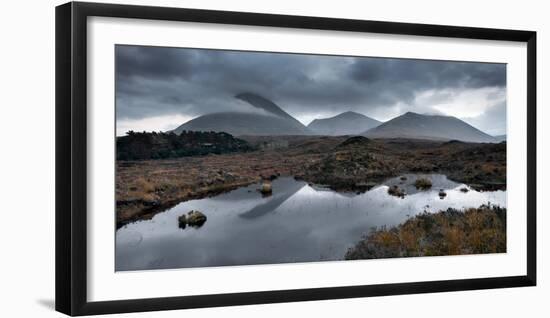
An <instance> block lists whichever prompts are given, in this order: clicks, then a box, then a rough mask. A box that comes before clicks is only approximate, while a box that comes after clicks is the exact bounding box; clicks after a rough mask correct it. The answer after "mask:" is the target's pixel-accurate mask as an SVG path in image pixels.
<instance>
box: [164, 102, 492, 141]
mask: <svg viewBox="0 0 550 318" xmlns="http://www.w3.org/2000/svg"><path fill="white" fill-rule="evenodd" d="M235 98H237V99H239V100H241V101H243V102H246V103H247V104H248V105H249V106H251V107H252V109H253V111H252V112H219V113H211V114H206V115H202V116H199V117H197V118H195V119H192V120H190V121H188V122H186V123H184V124H182V125H181V126H179V127H178V128H176V129H174V130H173V132H175V133H176V134H180V133H181V132H182V131H184V130H186V131H216V132H226V133H229V134H231V135H233V136H244V135H256V136H268V135H274V136H276V135H327V136H337V135H362V136H365V137H369V138H411V139H428V140H442V141H445V140H461V141H466V142H490V143H496V142H499V141H500V140H501V138H496V137H493V136H491V135H488V134H486V133H484V132H483V131H481V130H479V129H477V128H475V127H473V126H471V125H469V124H468V123H466V122H464V121H462V120H460V119H458V118H456V117H452V116H442V115H424V114H418V113H414V112H407V113H405V114H403V115H401V116H397V117H395V118H393V119H391V120H389V121H387V122H380V121H378V120H376V119H373V118H370V117H367V116H365V115H362V114H359V113H355V112H351V111H348V112H344V113H341V114H339V115H336V116H334V117H330V118H322V119H315V120H313V121H312V122H311V123H310V124H309V125H308V126H307V127H306V126H304V125H303V124H302V123H301V122H300V121H298V120H297V119H296V118H294V117H292V116H291V115H290V114H288V113H287V112H285V111H284V110H283V109H282V108H281V107H279V106H278V105H277V104H275V103H274V102H272V101H270V100H269V99H267V98H265V97H262V96H260V95H257V94H254V93H240V94H237V95H235ZM499 137H500V136H499Z"/></svg>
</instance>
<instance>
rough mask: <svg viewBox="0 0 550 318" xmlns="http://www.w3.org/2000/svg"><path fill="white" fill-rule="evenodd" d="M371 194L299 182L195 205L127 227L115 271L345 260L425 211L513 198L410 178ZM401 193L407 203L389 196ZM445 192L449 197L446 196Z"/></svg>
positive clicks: (283, 181) (434, 177) (435, 178)
mask: <svg viewBox="0 0 550 318" xmlns="http://www.w3.org/2000/svg"><path fill="white" fill-rule="evenodd" d="M404 176H405V177H406V180H401V179H400V178H399V177H398V178H392V179H389V180H387V181H386V182H384V183H382V184H381V185H378V186H376V187H374V188H372V189H371V190H369V191H367V192H365V193H361V194H356V193H338V192H334V191H332V190H329V189H325V188H319V187H317V186H310V185H308V184H307V183H306V182H304V181H297V180H294V179H293V178H288V177H285V178H279V179H277V180H275V181H273V195H272V196H269V197H262V195H261V194H260V193H259V192H258V189H259V185H258V184H255V185H251V186H248V187H243V188H240V189H237V190H234V191H231V192H228V193H224V194H220V195H217V196H215V197H211V198H204V199H199V200H191V201H186V202H182V203H180V204H178V205H177V206H175V207H173V208H171V209H169V210H167V211H165V212H162V213H159V214H157V215H155V216H154V217H153V218H152V219H151V220H145V221H139V222H136V223H132V224H128V225H126V226H124V227H122V228H120V229H119V230H117V232H116V266H115V267H116V270H117V271H124V270H146V269H166V268H185V267H205V266H225V265H250V264H273V263H287V262H311V261H327V260H341V259H343V257H344V254H345V252H346V251H347V249H348V248H350V247H352V246H353V245H354V244H355V243H356V242H357V241H358V240H360V239H361V237H362V236H363V235H365V234H366V233H368V231H369V230H370V229H371V228H373V227H379V226H384V225H386V226H392V225H397V224H399V223H402V222H403V221H405V220H406V219H407V218H409V217H411V216H414V215H415V214H417V213H421V212H423V211H429V212H437V211H440V210H445V209H447V208H457V209H463V208H468V207H478V206H480V205H482V204H486V203H488V202H490V203H491V204H496V205H500V206H502V207H506V191H492V192H477V191H474V190H473V189H470V188H469V190H470V191H468V192H463V191H460V189H461V188H464V187H467V186H466V185H464V184H461V183H456V182H453V181H451V180H449V179H447V177H445V176H444V175H438V174H429V175H414V174H408V175H404ZM419 177H427V178H429V179H430V180H431V181H432V188H431V189H430V190H427V191H419V190H417V189H416V188H415V187H414V181H415V180H416V179H417V178H419ZM392 185H398V186H399V187H400V188H402V189H404V190H405V192H406V196H405V197H404V198H399V197H395V196H390V195H389V194H388V187H389V186H392ZM440 190H443V191H444V192H445V193H446V196H445V197H444V198H441V197H440V196H439V192H440ZM190 210H199V211H202V212H203V213H204V214H205V215H206V216H207V217H208V220H207V222H206V223H205V224H204V225H203V226H202V227H200V228H193V227H187V228H185V229H183V230H182V229H180V228H179V227H178V220H177V219H178V217H179V216H180V215H181V214H183V213H187V212H188V211H190Z"/></svg>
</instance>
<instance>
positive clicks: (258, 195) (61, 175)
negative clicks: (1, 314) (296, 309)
mask: <svg viewBox="0 0 550 318" xmlns="http://www.w3.org/2000/svg"><path fill="white" fill-rule="evenodd" d="M535 124H536V33H535V32H532V31H517V30H497V29H484V28H472V27H458V26H442V25H426V24H409V23H394V22H379V21H360V20H348V19H333V18H321V17H304V16H286V15H271V14H257V13H241V12H222V11H209V10H197V9H181V8H166V7H145V6H127V5H113V4H96V3H79V2H70V3H67V4H65V5H61V6H59V7H57V8H56V308H57V310H58V311H60V312H63V313H66V314H68V315H90V314H104V313H120V312H135V311H153V310H165V309H183V308H198V307H213V306H229V305H245V304H259V303H274V302H288V301H303V300H321V299H334V298H350V297H367V296H381V295H397V294H411V293H429V292H442V291H457V290H471V289H488V288H503V287H519V286H534V285H535V284H536V240H535V238H536V206H535V202H536V198H535V196H536V188H535V187H536V170H535V169H536V164H535V160H536V148H535V145H536V126H535ZM404 269H406V270H404Z"/></svg>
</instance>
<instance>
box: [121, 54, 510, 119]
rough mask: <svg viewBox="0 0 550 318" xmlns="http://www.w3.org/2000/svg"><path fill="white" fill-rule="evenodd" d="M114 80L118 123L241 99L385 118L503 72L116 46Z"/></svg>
mask: <svg viewBox="0 0 550 318" xmlns="http://www.w3.org/2000/svg"><path fill="white" fill-rule="evenodd" d="M116 75H117V77H116V79H117V80H116V84H117V89H116V94H117V96H116V97H117V118H119V119H142V118H147V117H152V116H161V115H170V114H181V115H186V116H197V115H201V114H204V113H211V112H216V111H228V110H238V109H241V110H247V109H249V108H247V107H248V106H247V105H246V104H244V103H242V102H240V101H238V100H236V99H235V98H233V96H234V95H235V94H238V93H240V92H254V93H257V94H260V95H264V96H265V97H267V98H269V99H271V100H273V101H274V102H275V103H277V104H278V105H279V106H281V107H282V108H283V109H284V110H285V111H287V112H289V113H290V114H292V115H295V116H297V117H298V118H310V117H312V116H313V117H314V116H315V115H316V114H335V113H338V112H340V111H347V110H354V111H358V112H361V113H364V114H367V115H369V114H378V115H379V116H382V117H384V114H389V112H390V110H391V111H392V112H395V111H396V107H397V108H399V109H398V111H403V112H404V111H408V110H412V111H418V112H422V111H424V112H425V111H429V110H430V105H415V103H414V102H415V98H416V97H417V96H418V95H419V94H421V93H423V92H426V91H431V90H453V91H462V90H472V89H481V88H486V87H501V88H505V85H506V68H505V65H503V64H488V63H463V62H445V61H426V60H407V59H387V58H358V57H340V56H319V55H298V54H274V53H252V52H237V51H220V50H200V49H178V48H161V47H138V46H117V48H116ZM407 107H412V108H410V109H404V108H407ZM413 108H414V109H413Z"/></svg>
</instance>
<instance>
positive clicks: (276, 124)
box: [174, 93, 311, 136]
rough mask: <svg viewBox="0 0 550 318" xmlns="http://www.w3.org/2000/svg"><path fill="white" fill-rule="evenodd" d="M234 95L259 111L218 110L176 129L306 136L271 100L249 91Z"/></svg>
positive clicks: (306, 129) (296, 123) (290, 117)
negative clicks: (219, 111)
mask: <svg viewBox="0 0 550 318" xmlns="http://www.w3.org/2000/svg"><path fill="white" fill-rule="evenodd" d="M235 98H237V99H240V100H242V101H245V102H247V103H248V104H250V105H251V106H252V107H254V108H256V109H257V110H260V111H259V112H250V113H245V112H221V113H212V114H206V115H203V116H199V117H197V118H195V119H192V120H190V121H188V122H186V123H184V124H183V125H181V126H179V127H178V128H176V129H174V132H175V133H176V134H180V133H181V132H182V131H184V130H191V131H216V132H226V133H229V134H231V135H233V136H242V135H260V136H261V135H309V134H311V132H310V130H309V129H308V128H307V127H306V126H304V125H303V124H302V123H301V122H299V121H298V120H297V119H295V118H294V117H292V116H291V115H289V114H288V113H287V112H285V111H284V110H282V109H281V108H280V107H279V106H277V104H275V103H273V102H272V101H270V100H268V99H266V98H264V97H262V96H259V95H256V94H252V93H241V94H237V95H236V96H235Z"/></svg>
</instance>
